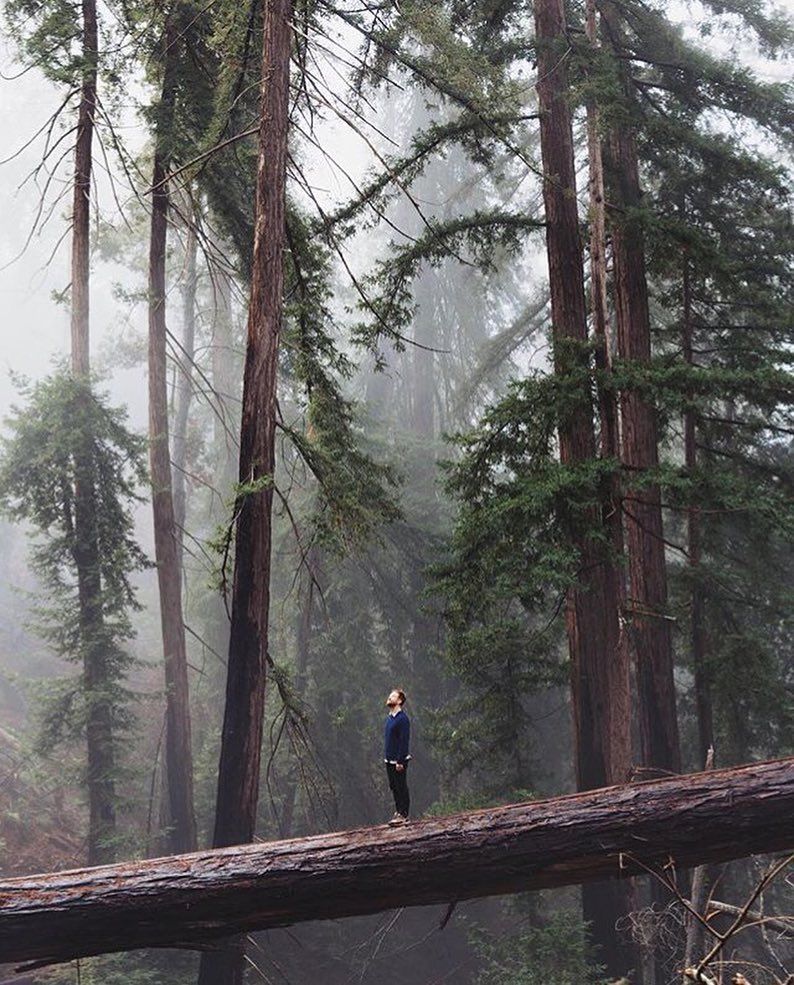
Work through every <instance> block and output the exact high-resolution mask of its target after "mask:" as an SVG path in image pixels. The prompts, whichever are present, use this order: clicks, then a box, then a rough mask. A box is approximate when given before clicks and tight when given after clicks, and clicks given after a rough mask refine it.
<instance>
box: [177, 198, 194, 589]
mask: <svg viewBox="0 0 794 985" xmlns="http://www.w3.org/2000/svg"><path fill="white" fill-rule="evenodd" d="M185 218H186V220H187V228H186V229H185V269H184V281H183V283H182V347H181V349H180V352H179V362H180V364H181V365H180V369H179V370H178V371H177V376H176V379H177V382H176V387H175V389H176V401H175V407H174V454H173V469H172V482H173V487H174V536H175V537H176V542H177V561H178V563H179V567H180V571H181V570H182V565H183V558H184V550H183V548H184V539H185V520H186V517H187V481H186V475H185V466H186V464H187V427H188V415H189V413H190V404H191V402H192V399H193V359H194V357H195V349H196V281H197V273H196V259H197V254H198V236H197V233H196V223H197V222H198V221H199V209H198V206H197V205H194V203H193V201H192V199H190V198H189V197H188V196H185ZM183 580H184V579H183Z"/></svg>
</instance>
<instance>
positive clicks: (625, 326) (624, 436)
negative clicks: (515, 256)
mask: <svg viewBox="0 0 794 985" xmlns="http://www.w3.org/2000/svg"><path fill="white" fill-rule="evenodd" d="M601 9H602V17H603V25H604V30H605V36H606V38H607V41H608V43H609V44H610V46H611V49H612V51H613V52H614V53H615V54H616V55H617V56H619V54H620V44H619V38H620V34H621V23H620V17H619V14H618V11H617V8H616V7H615V6H614V5H613V4H612V3H611V2H605V3H604V4H602V8H601ZM616 62H617V64H618V67H617V69H616V71H617V73H618V76H619V78H620V82H621V87H622V96H623V98H622V100H621V107H620V110H619V111H618V112H617V119H613V120H612V121H610V129H609V135H608V138H607V141H606V148H607V154H606V156H605V160H606V165H607V178H608V181H609V185H610V200H611V203H612V206H613V208H612V210H611V212H610V219H611V222H610V232H611V239H612V256H613V264H614V278H613V280H614V300H615V314H616V321H617V345H618V354H619V356H620V358H621V360H624V361H626V362H630V363H633V364H639V365H644V366H647V365H648V363H649V362H650V359H651V325H650V313H649V309H648V282H647V277H646V272H645V245H644V234H643V228H642V220H641V217H640V215H639V213H640V210H641V208H642V204H643V200H642V190H641V187H640V178H639V163H638V159H637V148H636V141H635V135H634V129H633V124H632V107H633V93H632V91H631V83H630V80H629V79H628V77H627V73H626V70H625V69H624V68H623V67H622V65H621V64H620V62H619V58H616ZM620 414H621V445H622V460H623V464H624V466H625V469H626V472H627V474H628V476H629V479H628V483H627V490H626V492H625V494H624V497H623V513H624V518H625V527H626V549H627V555H628V582H629V597H628V613H627V615H628V617H629V619H630V625H631V634H632V639H633V645H634V651H635V659H636V666H637V706H638V714H639V722H640V741H641V751H642V761H643V763H644V764H645V765H648V766H654V767H658V768H659V769H662V770H672V771H674V772H675V771H678V770H680V768H681V752H680V746H679V739H678V720H677V717H676V697H675V684H674V680H673V650H672V640H671V635H670V621H669V613H668V611H667V568H666V561H665V550H664V530H663V524H662V507H661V490H660V487H659V484H658V482H654V481H653V479H652V478H649V477H650V476H651V475H652V473H653V471H654V470H655V469H657V467H658V464H659V435H658V424H657V420H656V409H655V408H654V406H653V404H652V403H651V402H650V401H649V399H648V397H647V396H646V395H645V394H643V393H642V392H641V390H640V389H639V388H638V387H631V386H628V387H624V388H623V390H622V392H621V395H620ZM635 477H639V478H640V479H641V480H642V481H641V482H639V483H638V482H636V481H632V480H633V479H635Z"/></svg>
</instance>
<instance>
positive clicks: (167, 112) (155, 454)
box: [149, 9, 196, 852]
mask: <svg viewBox="0 0 794 985" xmlns="http://www.w3.org/2000/svg"><path fill="white" fill-rule="evenodd" d="M177 34H178V32H177V25H176V24H175V21H174V11H173V9H172V10H171V11H170V12H169V14H168V16H167V20H166V28H165V33H164V37H163V88H162V94H161V98H160V105H159V107H158V115H157V118H156V121H157V122H156V130H155V138H154V141H155V151H154V168H153V172H152V188H153V191H152V216H151V230H150V240H149V463H150V470H151V481H152V512H153V516H154V551H155V558H156V561H157V583H158V587H159V591H160V625H161V629H162V637H163V657H164V666H165V687H166V695H165V701H166V712H165V714H166V728H165V782H166V787H167V792H168V805H169V831H168V842H169V844H170V846H171V850H172V851H175V852H177V851H191V850H192V849H194V848H195V847H196V819H195V815H194V811H193V753H192V748H191V737H190V703H189V692H188V676H187V645H186V642H185V626H184V621H183V617H182V576H181V571H180V564H179V554H178V541H177V536H176V527H175V523H174V504H173V499H172V494H171V455H170V449H169V442H168V381H167V370H166V336H167V329H166V310H165V262H166V243H167V236H168V206H169V193H168V183H167V178H166V176H167V174H168V169H169V167H170V154H169V147H170V142H171V139H172V137H171V131H172V129H173V117H174V98H175V86H176V78H175V76H176V70H177V64H176V60H177V58H178V56H179V49H178V40H177Z"/></svg>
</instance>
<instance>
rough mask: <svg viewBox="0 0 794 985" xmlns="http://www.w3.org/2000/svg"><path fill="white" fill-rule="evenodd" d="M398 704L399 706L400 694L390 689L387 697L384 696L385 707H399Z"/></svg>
mask: <svg viewBox="0 0 794 985" xmlns="http://www.w3.org/2000/svg"><path fill="white" fill-rule="evenodd" d="M399 706H400V695H399V694H398V693H397V692H396V691H392V693H391V694H390V695H389V696H388V698H386V707H387V708H399Z"/></svg>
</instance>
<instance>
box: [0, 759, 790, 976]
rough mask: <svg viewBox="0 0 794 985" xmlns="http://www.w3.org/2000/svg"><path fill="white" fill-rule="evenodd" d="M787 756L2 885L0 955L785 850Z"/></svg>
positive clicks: (136, 942)
mask: <svg viewBox="0 0 794 985" xmlns="http://www.w3.org/2000/svg"><path fill="white" fill-rule="evenodd" d="M793 811H794V759H785V760H778V761H777V762H771V763H759V764H756V765H753V766H745V767H740V768H735V769H728V770H719V771H712V772H706V773H695V774H690V775H688V776H674V777H669V778H666V779H664V780H652V781H649V782H647V783H638V784H628V785H624V786H619V787H610V788H608V789H605V790H593V791H588V792H586V793H578V794H574V795H572V796H568V797H557V798H554V799H552V800H547V801H540V802H538V801H531V802H528V803H524V804H513V805H510V806H507V807H498V808H490V809H486V810H479V811H472V812H470V813H465V814H457V815H453V816H451V817H443V818H430V819H428V820H423V821H418V822H415V823H412V824H410V825H405V826H403V827H399V828H391V827H389V826H388V825H380V826H379V827H375V828H360V829H358V830H354V831H345V832H337V833H335V834H324V835H314V836H313V837H311V838H303V839H294V840H291V841H279V842H271V843H270V844H264V845H248V846H242V847H235V848H227V849H221V850H214V851H204V852H197V853H195V854H193V855H187V856H179V857H176V858H164V859H149V860H145V861H142V862H129V863H125V864H122V865H115V866H107V867H103V868H98V869H81V870H73V871H71V872H62V873H53V874H50V875H41V876H26V877H24V878H20V879H11V880H6V881H5V882H0V962H12V961H13V962H22V961H38V962H42V963H47V962H53V961H66V960H71V959H74V958H77V957H85V956H87V955H91V954H102V953H105V952H108V951H118V950H131V949H133V948H137V947H151V946H155V947H166V946H182V947H190V946H194V945H200V946H201V945H203V946H206V945H207V943H208V942H209V941H212V940H213V939H216V938H218V937H220V936H222V935H224V934H229V933H230V932H231V931H237V932H245V931H254V930H260V929H265V928H267V927H276V926H284V925H288V924H293V923H298V922H301V921H306V920H323V919H336V918H339V917H344V916H352V915H355V914H363V913H377V912H380V911H383V910H388V909H393V908H395V907H405V906H422V905H427V904H433V903H449V902H451V901H457V900H465V899H472V898H475V897H481V896H489V895H502V894H504V893H516V892H526V891H527V890H533V889H544V888H549V887H555V886H566V885H575V884H578V883H583V882H591V881H596V880H604V879H607V878H610V879H619V878H621V877H624V876H629V875H632V874H634V873H636V872H639V871H642V867H643V866H649V867H653V868H659V869H662V868H663V869H665V870H667V871H669V867H670V866H671V865H674V866H675V868H676V869H677V870H680V869H682V868H686V867H688V866H692V865H695V864H699V863H703V862H717V861H725V860H727V859H732V858H743V857H746V856H748V855H751V854H754V853H768V852H777V851H790V850H791V849H792V848H794V828H793V827H792V825H791V816H792V812H793Z"/></svg>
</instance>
